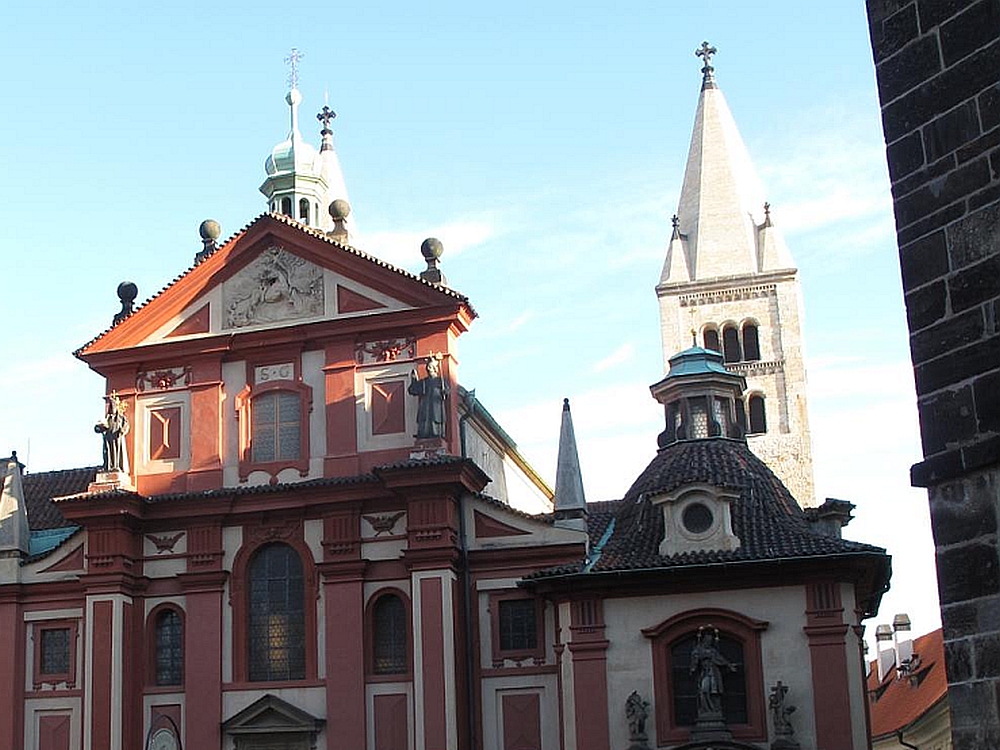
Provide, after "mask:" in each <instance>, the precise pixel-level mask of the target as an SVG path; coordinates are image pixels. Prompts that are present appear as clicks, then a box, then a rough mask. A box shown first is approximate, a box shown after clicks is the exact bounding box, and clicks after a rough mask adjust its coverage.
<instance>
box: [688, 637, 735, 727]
mask: <svg viewBox="0 0 1000 750" xmlns="http://www.w3.org/2000/svg"><path fill="white" fill-rule="evenodd" d="M722 667H725V668H727V669H728V670H729V671H730V672H735V671H736V667H735V665H733V664H731V663H730V662H729V660H728V659H727V658H726V657H725V656H723V655H722V652H721V651H719V631H718V630H716V629H715V628H711V627H701V628H698V635H697V636H695V642H694V648H693V649H691V674H694V675H695V676H696V682H697V685H698V721H699V722H701V721H702V720H703V719H707V720H712V721H718V720H723V713H722V693H723V687H722Z"/></svg>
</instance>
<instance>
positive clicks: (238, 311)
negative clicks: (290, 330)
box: [222, 246, 324, 328]
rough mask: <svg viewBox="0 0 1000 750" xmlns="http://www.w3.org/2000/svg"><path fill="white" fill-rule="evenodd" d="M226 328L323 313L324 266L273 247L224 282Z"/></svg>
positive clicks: (275, 321)
mask: <svg viewBox="0 0 1000 750" xmlns="http://www.w3.org/2000/svg"><path fill="white" fill-rule="evenodd" d="M222 301H223V309H224V310H225V320H224V321H223V327H224V328H242V327H244V326H249V325H259V324H263V323H277V322H281V321H284V320H297V319H299V318H312V317H317V316H319V315H322V314H323V310H324V295H323V269H321V268H320V267H319V266H317V265H315V264H313V263H310V262H309V261H307V260H304V259H303V258H299V257H297V256H295V255H292V254H291V253H289V252H287V251H286V250H285V249H284V248H282V247H277V246H274V247H269V248H268V249H267V250H265V251H264V252H262V253H261V254H260V256H259V257H258V258H257V259H256V260H254V261H253V262H252V263H250V264H249V265H248V266H247V267H246V268H244V269H243V270H242V271H240V272H239V273H237V274H236V275H235V276H233V277H232V278H231V279H229V280H228V281H226V282H225V283H224V284H223V285H222Z"/></svg>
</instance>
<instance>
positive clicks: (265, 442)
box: [250, 391, 302, 463]
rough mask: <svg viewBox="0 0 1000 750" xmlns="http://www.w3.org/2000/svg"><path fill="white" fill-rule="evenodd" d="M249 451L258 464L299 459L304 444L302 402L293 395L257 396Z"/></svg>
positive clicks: (282, 392) (253, 410)
mask: <svg viewBox="0 0 1000 750" xmlns="http://www.w3.org/2000/svg"><path fill="white" fill-rule="evenodd" d="M251 414H252V416H251V427H250V435H251V437H250V448H251V452H252V454H253V460H254V461H255V462H260V463H266V462H268V461H284V460H287V459H293V458H299V457H300V452H301V443H302V430H301V426H302V401H301V399H300V398H299V394H297V393H293V392H290V391H271V392H269V393H263V394H261V395H260V396H257V397H256V398H254V400H253V405H252V407H251Z"/></svg>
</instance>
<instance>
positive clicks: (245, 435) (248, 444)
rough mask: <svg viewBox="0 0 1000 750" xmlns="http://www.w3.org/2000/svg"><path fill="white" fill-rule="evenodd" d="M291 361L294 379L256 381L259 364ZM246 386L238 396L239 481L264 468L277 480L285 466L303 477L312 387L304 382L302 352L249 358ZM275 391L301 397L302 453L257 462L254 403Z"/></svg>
mask: <svg viewBox="0 0 1000 750" xmlns="http://www.w3.org/2000/svg"><path fill="white" fill-rule="evenodd" d="M288 362H291V363H292V365H293V370H294V371H293V373H292V376H291V378H288V379H281V380H268V381H266V382H262V383H257V382H255V372H256V370H257V368H259V367H267V366H268V365H277V364H285V363H288ZM246 383H247V384H246V386H245V387H244V388H243V390H242V391H240V393H239V394H237V396H236V399H235V408H236V418H237V420H238V421H239V469H238V470H239V480H240V481H241V482H245V481H247V479H249V477H250V474H251V472H254V471H263V472H265V473H267V474H270V475H271V478H272V480H274V481H277V476H278V474H279V473H280V472H281V471H283V470H285V469H298V471H299V475H300V476H302V477H305V476H308V475H309V457H310V455H311V447H310V445H309V422H310V420H311V418H312V403H313V393H312V391H313V389H312V388H311V387H310V386H308V385H306V384H305V383H303V382H302V365H301V356H300V353H298V352H295V353H292V352H287V351H286V352H283V353H282V354H281V355H280V356H272V357H271V358H269V359H267V360H260V361H249V360H248V361H247V379H246ZM276 391H284V392H289V393H294V394H296V395H297V396H298V398H299V456H298V458H283V459H282V458H276V459H275V460H274V461H255V460H254V458H253V408H254V407H253V402H254V401H255V400H256V399H257V398H259V397H260V396H263V395H266V394H268V393H274V392H276Z"/></svg>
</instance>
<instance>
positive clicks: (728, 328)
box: [721, 322, 743, 365]
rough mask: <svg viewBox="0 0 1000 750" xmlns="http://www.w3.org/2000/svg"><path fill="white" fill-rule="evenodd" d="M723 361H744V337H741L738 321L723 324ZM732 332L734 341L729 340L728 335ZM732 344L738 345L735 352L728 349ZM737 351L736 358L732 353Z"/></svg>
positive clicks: (733, 362)
mask: <svg viewBox="0 0 1000 750" xmlns="http://www.w3.org/2000/svg"><path fill="white" fill-rule="evenodd" d="M721 332H722V336H721V344H722V361H723V363H724V364H727V365H733V364H736V363H738V362H742V361H743V339H742V337H741V335H740V334H741V331H740V327H739V326H738V325H736V323H732V322H729V323H724V324H723V325H722V331H721ZM730 334H731V338H732V341H727V340H726V339H727V336H728V335H730ZM731 346H735V347H736V351H735V352H730V351H728V350H729V349H730V347H731ZM732 353H735V354H736V357H735V359H734V358H732V357H731V356H730V354H732Z"/></svg>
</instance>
